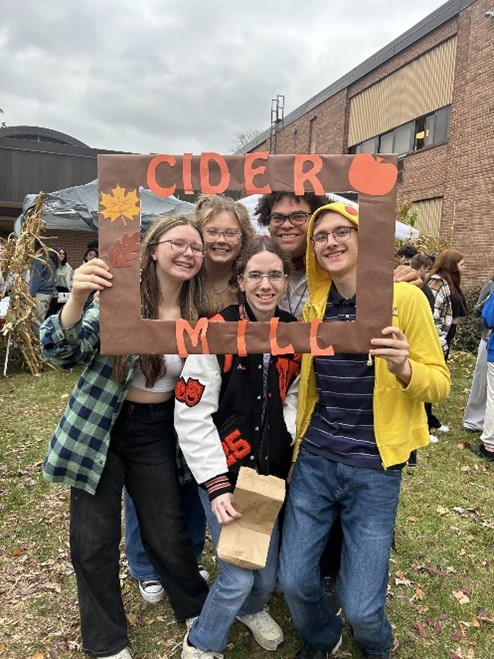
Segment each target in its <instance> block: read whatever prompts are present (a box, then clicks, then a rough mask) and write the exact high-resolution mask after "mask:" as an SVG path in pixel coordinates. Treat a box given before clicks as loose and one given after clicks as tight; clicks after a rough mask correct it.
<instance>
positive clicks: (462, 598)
mask: <svg viewBox="0 0 494 659" xmlns="http://www.w3.org/2000/svg"><path fill="white" fill-rule="evenodd" d="M452 594H453V597H454V598H456V599H457V600H458V602H459V604H461V605H462V606H463V605H464V604H468V603H469V602H470V598H469V597H468V595H467V594H466V592H465V591H464V590H453V593H452Z"/></svg>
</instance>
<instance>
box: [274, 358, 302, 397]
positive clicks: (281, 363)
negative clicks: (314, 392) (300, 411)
mask: <svg viewBox="0 0 494 659" xmlns="http://www.w3.org/2000/svg"><path fill="white" fill-rule="evenodd" d="M300 361H301V356H300V354H298V353H297V354H296V355H294V356H293V358H291V359H288V358H287V357H280V358H279V359H278V361H277V362H276V370H277V371H278V389H279V392H280V398H281V402H282V403H283V402H284V401H285V398H286V392H287V391H288V389H289V387H290V385H291V383H292V382H293V380H294V378H295V376H296V375H297V374H298V372H299V370H300Z"/></svg>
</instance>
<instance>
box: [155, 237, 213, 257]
mask: <svg viewBox="0 0 494 659" xmlns="http://www.w3.org/2000/svg"><path fill="white" fill-rule="evenodd" d="M163 243H169V244H170V247H171V250H172V252H182V253H184V254H185V252H186V251H187V250H188V249H189V247H190V251H191V252H192V254H193V255H194V256H200V257H201V258H202V257H203V256H204V254H205V253H206V250H205V249H204V247H203V245H201V244H200V243H188V242H187V241H186V240H180V239H179V238H169V239H168V240H160V241H159V242H157V243H154V244H155V245H162V244H163Z"/></svg>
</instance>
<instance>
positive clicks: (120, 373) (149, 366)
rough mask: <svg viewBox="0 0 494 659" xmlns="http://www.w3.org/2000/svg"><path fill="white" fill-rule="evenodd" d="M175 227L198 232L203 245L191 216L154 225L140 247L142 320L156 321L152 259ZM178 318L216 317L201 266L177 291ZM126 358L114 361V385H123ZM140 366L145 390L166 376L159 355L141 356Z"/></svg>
mask: <svg viewBox="0 0 494 659" xmlns="http://www.w3.org/2000/svg"><path fill="white" fill-rule="evenodd" d="M178 226H191V227H193V228H194V229H196V231H197V232H198V234H199V236H200V240H201V242H203V238H202V232H201V229H200V228H199V226H198V225H197V222H196V221H195V219H194V218H193V216H188V215H177V214H169V215H163V216H162V217H160V218H159V219H158V220H156V222H154V223H153V224H152V225H151V226H150V228H149V230H148V232H147V234H146V237H145V238H144V240H143V242H142V245H141V304H142V316H143V318H153V319H156V318H159V308H160V304H161V303H162V301H163V298H162V295H161V287H160V284H159V280H158V275H157V273H156V261H154V259H153V258H152V255H153V253H154V250H155V245H157V244H158V243H159V242H160V240H161V239H162V238H163V236H164V235H165V233H167V232H168V231H170V230H171V229H174V228H175V227H178ZM179 301H180V314H181V317H182V318H185V319H186V320H197V319H198V318H200V317H201V316H205V317H210V316H212V315H213V314H214V313H216V312H217V311H218V310H219V309H218V304H217V302H216V301H215V299H214V297H213V294H212V291H211V287H210V285H209V283H208V282H207V280H206V271H205V268H204V262H203V263H202V265H201V269H200V270H199V272H198V273H197V274H196V275H195V276H194V277H192V278H191V279H189V280H188V281H185V282H184V283H183V284H182V288H181V290H180V297H179ZM128 359H129V357H128V355H121V356H117V357H114V358H113V377H114V379H115V380H116V381H117V382H120V383H123V382H125V378H126V376H127V371H128ZM139 366H140V368H141V370H142V372H143V374H144V377H145V379H146V387H152V386H153V385H154V383H155V382H156V380H158V379H159V378H161V377H163V376H164V375H165V373H166V366H165V362H164V359H163V356H162V355H141V356H140V357H139Z"/></svg>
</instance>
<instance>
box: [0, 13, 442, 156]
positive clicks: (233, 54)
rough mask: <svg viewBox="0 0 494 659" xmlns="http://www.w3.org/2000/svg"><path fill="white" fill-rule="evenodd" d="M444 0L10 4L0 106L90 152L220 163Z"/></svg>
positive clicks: (11, 117)
mask: <svg viewBox="0 0 494 659" xmlns="http://www.w3.org/2000/svg"><path fill="white" fill-rule="evenodd" d="M440 4H442V3H441V2H431V0H416V2H414V4H413V7H412V8H411V7H410V4H409V3H408V2H405V0H397V2H395V3H391V4H390V3H388V2H385V0H367V2H366V3H361V2H356V1H355V0H350V1H345V2H343V1H342V0H335V1H334V2H332V3H321V2H320V1H319V0H305V1H304V2H300V0H271V1H270V2H266V0H262V1H261V0H251V1H250V2H248V3H228V2H226V1H224V0H208V2H204V0H140V2H137V3H136V2H133V1H130V0H121V1H119V2H117V1H116V0H105V2H101V0H79V2H78V3H60V2H59V1H58V0H45V1H44V2H42V3H40V2H35V1H33V0H17V1H15V0H7V2H6V3H5V2H4V4H3V5H2V25H1V26H0V58H1V61H2V63H8V65H7V66H2V90H1V95H0V107H1V108H2V109H3V110H4V112H5V114H4V115H3V120H5V121H6V122H7V124H8V125H10V126H14V125H37V126H44V127H46V128H52V129H55V130H60V131H62V132H65V133H68V134H70V135H73V136H74V137H76V138H77V139H80V140H82V141H83V142H86V143H87V144H89V145H90V146H92V147H97V148H106V149H114V150H123V151H134V152H143V153H145V152H156V151H167V152H173V153H183V152H185V151H192V152H194V153H199V152H201V151H206V150H215V151H219V152H224V153H227V152H228V151H229V149H230V145H231V142H232V139H233V135H234V133H235V132H241V131H246V130H249V129H260V130H264V129H266V128H268V127H269V123H270V110H271V99H272V98H274V97H275V96H276V95H277V94H284V95H285V112H286V113H288V112H291V111H292V110H294V109H295V108H296V107H298V106H299V105H300V104H301V103H303V102H304V101H306V100H307V99H309V98H310V97H311V96H313V95H315V94H317V93H318V92H319V91H321V90H322V89H324V88H325V87H326V86H328V85H329V84H331V83H332V82H334V81H335V80H337V79H338V78H339V77H341V76H342V75H344V74H345V73H346V72H348V71H350V70H351V69H352V68H354V67H355V66H357V65H358V64H360V63H361V62H362V61H363V60H364V59H366V58H367V57H369V56H370V55H372V54H373V53H374V52H375V51H376V50H378V49H379V48H381V47H383V46H385V45H386V44H387V43H389V41H391V40H393V39H394V38H396V37H397V36H399V34H401V33H402V32H403V31H405V30H407V29H408V28H410V27H411V26H412V25H413V24H415V23H416V22H417V21H418V20H421V19H422V18H424V17H425V16H426V15H427V14H428V13H430V12H431V11H433V10H434V9H435V8H436V7H438V6H439V5H440ZM357 18H358V19H357Z"/></svg>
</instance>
